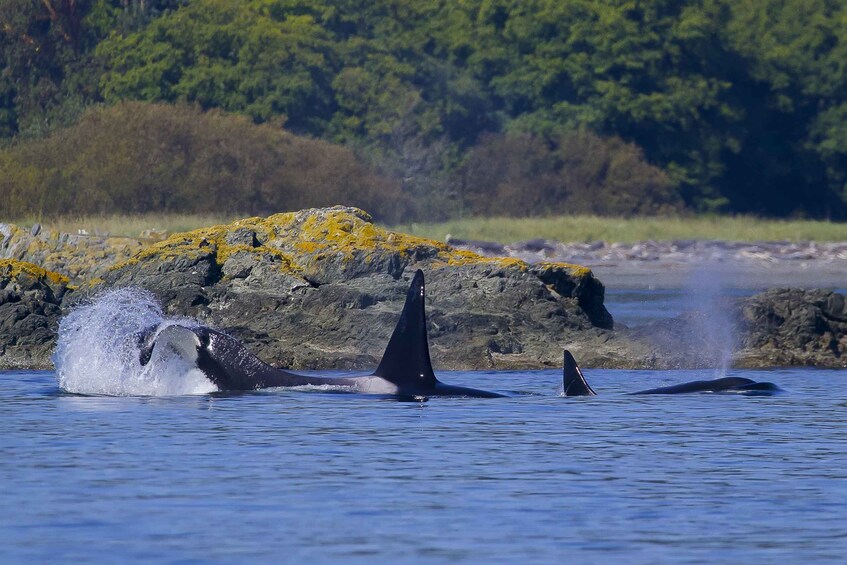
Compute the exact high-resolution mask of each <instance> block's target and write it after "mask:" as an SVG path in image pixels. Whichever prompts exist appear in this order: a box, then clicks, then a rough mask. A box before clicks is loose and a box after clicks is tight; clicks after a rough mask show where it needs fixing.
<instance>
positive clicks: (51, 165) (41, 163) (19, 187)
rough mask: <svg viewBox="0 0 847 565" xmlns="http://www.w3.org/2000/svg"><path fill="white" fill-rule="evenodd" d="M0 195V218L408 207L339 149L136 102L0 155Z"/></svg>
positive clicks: (385, 213) (396, 215)
mask: <svg viewBox="0 0 847 565" xmlns="http://www.w3.org/2000/svg"><path fill="white" fill-rule="evenodd" d="M104 155H107V156H108V157H107V158H104ZM0 193H2V194H3V195H4V198H2V199H0V217H2V216H5V217H9V216H12V217H21V216H30V217H33V216H34V217H41V216H57V215H61V214H63V213H67V212H68V211H73V212H74V213H76V214H82V215H91V214H105V213H115V212H117V213H143V212H151V211H156V212H216V211H221V210H226V211H230V212H246V213H250V214H264V215H267V214H270V213H274V212H277V211H279V210H298V209H301V208H307V207H310V206H332V205H334V204H338V203H339V202H345V203H347V204H350V205H353V206H359V207H361V208H364V209H365V210H370V211H371V212H372V213H373V214H374V216H375V217H376V218H377V219H380V220H384V221H397V220H398V219H401V218H404V217H407V216H408V211H409V206H411V203H410V202H409V199H408V197H405V196H404V195H403V194H401V192H400V189H399V186H398V185H397V183H395V182H391V181H390V180H387V179H384V178H380V177H377V176H375V175H374V174H372V173H371V172H370V171H368V170H367V168H366V167H364V166H362V164H361V163H360V162H359V161H358V160H357V159H356V158H355V157H354V155H353V153H352V151H350V150H349V149H347V148H345V147H341V146H338V145H333V144H330V143H327V142H325V141H321V140H317V139H309V138H305V137H300V136H295V135H292V134H290V133H287V132H285V131H283V130H281V129H280V128H278V127H274V126H272V125H261V126H257V125H255V124H253V123H252V122H251V121H250V120H249V119H247V118H246V117H244V116H237V115H232V114H229V115H227V114H222V113H220V112H217V111H211V112H201V111H200V110H199V109H197V108H195V107H187V106H178V105H164V104H144V103H139V102H122V103H119V104H117V105H115V106H110V107H100V108H96V109H93V110H90V111H87V112H86V113H85V114H83V116H82V119H81V120H79V122H78V123H77V124H76V125H74V126H73V127H70V128H65V129H61V130H57V131H56V132H54V133H53V134H51V135H49V136H48V137H47V138H45V139H43V140H38V141H27V142H22V143H18V144H16V145H15V146H14V147H12V148H10V149H7V150H6V151H4V152H3V153H0Z"/></svg>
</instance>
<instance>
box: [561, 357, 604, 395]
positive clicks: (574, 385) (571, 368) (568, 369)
mask: <svg viewBox="0 0 847 565" xmlns="http://www.w3.org/2000/svg"><path fill="white" fill-rule="evenodd" d="M564 357H565V359H564V364H563V368H562V388H563V390H564V394H565V396H596V395H597V393H596V392H594V389H592V388H591V387H590V386H589V385H588V383H587V382H586V381H585V376H584V375H583V374H582V370H581V369H580V368H579V366H578V365H577V364H576V359H574V358H573V355H571V352H570V351H568V350H567V349H565V355H564Z"/></svg>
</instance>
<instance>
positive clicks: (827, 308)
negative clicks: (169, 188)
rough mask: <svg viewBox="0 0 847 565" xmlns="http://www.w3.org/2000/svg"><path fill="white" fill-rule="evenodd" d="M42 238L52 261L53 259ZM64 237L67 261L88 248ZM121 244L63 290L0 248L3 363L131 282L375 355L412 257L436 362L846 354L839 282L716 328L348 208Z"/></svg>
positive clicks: (8, 243)
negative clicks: (623, 304)
mask: <svg viewBox="0 0 847 565" xmlns="http://www.w3.org/2000/svg"><path fill="white" fill-rule="evenodd" d="M6 231H7V232H10V233H3V237H4V241H3V242H2V243H3V245H2V246H0V250H5V251H6V252H8V251H9V250H12V251H14V253H15V254H16V255H21V253H22V251H21V250H26V251H25V253H24V255H25V256H28V257H32V256H34V255H37V253H39V252H42V251H44V250H45V249H48V248H49V246H46V244H44V243H43V242H40V241H41V240H39V241H35V240H34V239H32V238H37V237H39V234H37V233H36V234H35V235H33V234H28V235H27V234H24V233H18V231H23V230H18V231H14V232H11V231H10V230H9V229H7V230H6ZM50 237H52V236H50ZM86 241H87V240H86ZM27 242H28V243H27ZM39 242H40V243H39ZM65 243H66V244H68V243H67V242H65ZM39 250H40V251H39ZM48 250H49V249H48ZM89 251H90V249H89ZM44 252H45V253H47V254H46V255H45V257H46V259H45V261H47V263H48V264H56V265H58V264H59V263H60V262H61V261H58V260H56V257H58V255H55V254H53V255H51V254H50V253H48V252H47V251H44ZM66 252H67V253H70V255H68V257H71V258H70V259H67V260H68V261H70V263H67V262H65V263H64V267H63V268H65V269H66V271H65V272H69V271H67V269H68V268H69V265H73V261H74V259H72V257H74V256H76V255H74V254H75V253H81V254H83V255H84V251H74V252H71V251H69V250H68V249H65V250H64V251H62V253H66ZM121 253H123V254H124V256H128V251H121V252H120V253H117V254H111V255H108V257H106V258H105V259H104V261H103V263H102V264H97V266H95V267H93V268H92V266H91V265H92V264H93V263H92V262H91V261H90V260H89V258H86V259H85V261H83V263H85V265H88V266H81V267H79V268H78V269H75V270H73V271H72V272H75V273H77V277H80V278H85V277H83V275H82V273H88V274H89V275H90V278H89V279H88V280H87V281H85V282H84V283H82V284H80V285H79V286H78V287H76V289H75V290H74V289H73V287H70V286H69V282H71V281H70V280H69V278H68V277H66V276H64V275H61V274H57V273H53V272H50V271H45V270H44V269H43V268H41V267H37V266H35V265H32V264H29V263H24V262H20V261H16V260H0V368H35V367H38V368H42V367H45V368H46V367H49V366H50V353H51V350H52V348H53V346H54V344H55V330H56V327H57V325H58V322H59V319H60V317H61V314H62V311H67V310H68V309H69V308H72V307H73V306H74V305H75V304H77V303H79V301H81V300H86V299H87V298H90V297H92V296H94V295H96V294H97V293H98V292H100V291H101V290H102V289H104V288H113V287H118V286H137V287H141V288H145V289H147V290H149V291H151V292H153V293H154V294H155V295H156V296H157V297H158V298H159V299H160V301H161V302H162V305H163V307H164V309H165V311H166V312H167V313H168V314H169V315H176V316H187V317H192V318H196V319H199V320H200V321H201V322H202V323H205V324H207V325H210V326H213V327H215V328H219V329H223V330H225V331H227V332H229V333H231V334H232V335H234V336H235V337H237V338H239V339H241V340H242V341H243V342H244V343H245V345H246V346H247V347H248V348H249V349H251V350H252V351H253V352H255V353H256V354H257V355H259V356H260V357H261V358H263V359H265V360H267V361H268V362H270V363H273V364H275V365H278V366H285V367H290V368H357V369H372V368H374V367H375V366H376V364H377V362H378V361H379V358H380V356H381V355H382V352H383V349H384V348H385V345H386V343H387V342H388V338H389V336H390V333H391V331H392V329H393V327H394V325H395V323H396V322H397V319H398V316H399V314H400V311H401V309H402V306H403V301H404V298H405V293H406V289H407V286H408V284H409V280H410V278H411V276H412V274H413V273H414V271H415V270H416V269H418V268H421V269H423V270H424V272H425V274H426V280H427V310H428V314H429V333H430V345H431V350H432V357H433V363H434V365H435V366H436V368H437V369H442V370H443V369H484V368H496V369H519V368H541V367H559V366H560V363H561V353H562V349H563V348H565V347H567V348H568V349H570V350H571V351H572V352H573V353H574V355H575V356H576V357H577V358H578V359H579V360H580V363H581V364H582V365H584V366H586V367H616V368H670V367H702V366H715V365H719V364H721V363H730V362H731V363H733V364H735V365H740V366H747V367H767V366H780V365H810V364H812V365H817V366H824V367H842V366H847V365H845V360H847V359H846V358H847V355H845V354H844V353H845V349H847V337H846V336H847V311H846V310H845V299H844V296H842V295H839V294H836V293H831V292H824V291H802V290H774V291H768V292H765V293H762V294H759V295H756V296H754V297H752V298H746V299H742V300H740V301H736V302H732V303H729V302H728V303H726V304H724V305H722V307H721V308H720V309H719V310H720V311H721V312H723V313H725V320H723V321H722V322H721V324H719V327H717V328H715V327H711V328H710V327H708V326H709V323H712V325H714V316H713V315H703V314H702V313H689V314H685V315H682V316H680V317H678V318H675V319H672V320H666V321H662V322H657V323H654V324H650V325H646V326H641V327H637V328H634V329H626V328H622V329H618V330H615V329H613V321H612V317H611V316H610V315H609V313H608V312H607V310H606V308H605V306H604V304H603V299H604V287H603V285H602V284H601V283H600V282H599V281H598V280H597V279H596V278H595V277H594V275H593V274H592V272H591V271H590V270H589V269H586V268H584V267H580V266H577V265H570V264H564V263H549V262H538V263H534V264H528V263H525V262H523V261H521V260H518V259H514V258H493V257H483V256H480V255H477V254H475V253H472V252H469V251H465V250H457V249H455V248H452V247H449V246H447V245H445V244H442V243H439V242H437V241H433V240H428V239H423V238H417V237H413V236H409V235H405V234H402V233H395V232H391V231H388V230H384V229H381V228H379V227H377V226H375V225H373V223H371V221H370V217H369V216H368V215H367V214H366V213H365V212H363V211H361V210H358V209H355V208H344V207H335V208H325V209H312V210H303V211H300V212H292V213H286V214H277V215H274V216H270V217H268V218H248V219H244V220H240V221H237V222H234V223H232V224H229V225H222V226H214V227H209V228H204V229H200V230H195V231H192V232H188V233H183V234H176V235H173V236H171V237H170V238H168V239H166V240H164V241H161V242H158V243H155V244H152V245H149V246H147V247H143V248H138V249H136V251H135V253H134V255H132V256H131V257H128V258H126V259H125V260H123V261H121V262H119V263H118V264H116V265H112V266H109V262H110V261H113V260H114V259H115V258H118V257H120V256H121V255H120V254H121ZM50 261H54V263H51V262H50ZM731 328H734V331H731Z"/></svg>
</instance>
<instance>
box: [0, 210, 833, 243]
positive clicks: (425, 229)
mask: <svg viewBox="0 0 847 565" xmlns="http://www.w3.org/2000/svg"><path fill="white" fill-rule="evenodd" d="M245 216H246V215H244V214H143V215H104V216H88V217H66V218H57V219H45V220H42V221H41V224H42V226H43V227H44V229H46V230H51V229H55V230H58V231H60V232H67V233H77V231H78V230H80V229H84V230H86V231H87V232H88V233H91V234H95V233H99V234H110V235H119V236H129V237H138V236H139V234H141V232H142V231H144V230H147V229H156V230H161V231H166V232H168V233H176V232H182V231H189V230H193V229H196V228H200V227H205V226H212V225H217V224H225V223H229V222H231V221H233V220H236V219H238V218H240V217H245ZM35 221H36V220H35V219H33V218H22V219H18V220H12V221H11V223H13V224H17V225H19V226H25V227H29V226H31V225H32V224H33V223H35ZM390 229H393V230H396V231H402V232H406V233H411V234H414V235H419V236H423V237H429V238H432V239H437V240H441V241H444V238H445V236H446V235H447V234H451V235H452V236H453V237H458V238H463V239H481V240H487V241H497V242H500V243H512V242H515V241H523V240H527V239H534V238H544V239H555V240H559V241H565V242H585V241H597V240H603V241H609V242H621V243H630V242H633V241H644V240H657V241H667V240H673V239H723V240H729V241H785V240H788V241H821V242H824V241H847V224H843V223H842V224H838V223H833V222H820V221H807V220H762V219H758V218H752V217H717V216H714V217H713V216H708V217H689V218H601V217H597V216H559V217H550V218H469V219H465V220H454V221H449V222H442V223H413V224H403V225H397V226H390Z"/></svg>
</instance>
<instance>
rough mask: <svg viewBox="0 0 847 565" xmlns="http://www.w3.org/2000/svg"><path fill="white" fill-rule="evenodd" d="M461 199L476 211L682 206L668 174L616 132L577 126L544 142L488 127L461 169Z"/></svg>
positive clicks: (619, 211) (630, 211)
mask: <svg viewBox="0 0 847 565" xmlns="http://www.w3.org/2000/svg"><path fill="white" fill-rule="evenodd" d="M461 177H462V179H461V186H462V195H463V201H464V203H465V205H466V207H467V211H468V212H470V213H472V214H478V215H508V216H537V215H544V214H565V213H567V214H598V215H607V216H611V215H614V216H631V215H635V214H649V215H655V214H661V213H667V212H675V211H679V210H681V208H682V201H681V199H680V197H679V195H678V194H677V192H676V190H675V189H674V187H673V185H672V183H671V181H670V179H669V178H668V176H667V175H666V174H665V173H664V172H663V171H662V170H661V169H658V168H657V167H654V166H652V165H650V164H649V163H648V162H647V161H646V160H645V159H644V155H643V153H642V152H641V150H640V149H639V148H638V147H637V146H636V145H634V144H631V143H626V142H624V141H623V140H621V139H620V138H618V137H609V138H604V137H600V136H598V135H596V134H594V133H591V132H586V131H580V132H575V133H572V134H570V135H567V136H564V137H561V138H559V139H556V140H554V141H553V142H546V141H544V140H542V139H540V138H538V137H534V136H531V135H528V134H507V135H488V136H485V137H484V138H482V139H481V140H480V143H479V144H478V145H477V146H476V147H475V148H474V149H473V150H472V151H471V152H470V154H469V156H468V159H467V161H466V163H465V165H464V166H463V167H462V170H461Z"/></svg>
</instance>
